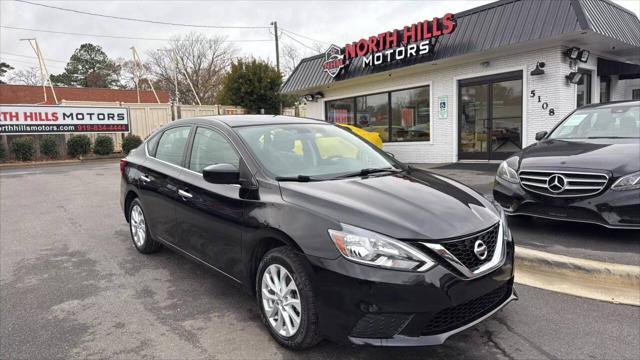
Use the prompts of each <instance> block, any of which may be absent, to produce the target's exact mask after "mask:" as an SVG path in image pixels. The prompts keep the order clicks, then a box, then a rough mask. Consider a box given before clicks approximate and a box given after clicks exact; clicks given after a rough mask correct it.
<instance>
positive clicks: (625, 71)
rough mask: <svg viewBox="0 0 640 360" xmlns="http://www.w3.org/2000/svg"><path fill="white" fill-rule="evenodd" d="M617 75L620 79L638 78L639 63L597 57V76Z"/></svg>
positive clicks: (639, 76) (639, 71) (639, 73)
mask: <svg viewBox="0 0 640 360" xmlns="http://www.w3.org/2000/svg"><path fill="white" fill-rule="evenodd" d="M611 75H618V78H619V79H621V80H625V79H638V78H640V65H638V64H630V63H624V62H620V61H614V60H607V59H603V58H598V76H611Z"/></svg>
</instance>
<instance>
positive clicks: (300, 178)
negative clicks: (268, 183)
mask: <svg viewBox="0 0 640 360" xmlns="http://www.w3.org/2000/svg"><path fill="white" fill-rule="evenodd" d="M321 180H322V179H318V178H316V177H313V176H309V175H296V176H276V181H298V182H309V181H321Z"/></svg>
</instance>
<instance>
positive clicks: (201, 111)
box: [0, 101, 303, 160]
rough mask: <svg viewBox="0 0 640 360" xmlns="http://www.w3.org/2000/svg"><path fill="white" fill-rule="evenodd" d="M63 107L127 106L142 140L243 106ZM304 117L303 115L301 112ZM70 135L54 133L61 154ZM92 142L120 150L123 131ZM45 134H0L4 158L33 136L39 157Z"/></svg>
mask: <svg viewBox="0 0 640 360" xmlns="http://www.w3.org/2000/svg"><path fill="white" fill-rule="evenodd" d="M61 105H63V106H99V107H109V106H113V107H126V108H129V116H130V120H131V126H130V133H131V134H134V135H137V136H139V137H140V138H142V139H145V138H146V137H147V136H149V134H151V133H152V132H154V131H155V130H156V129H158V128H160V127H162V126H164V125H166V124H168V123H169V122H171V121H172V120H176V119H186V118H192V117H199V116H212V115H243V114H246V113H247V112H246V111H245V109H243V108H241V107H237V106H228V105H177V106H176V105H171V104H155V103H149V104H138V103H133V104H132V103H117V102H89V101H62V103H61ZM295 113H296V111H295V110H294V109H293V108H285V109H284V111H283V114H285V115H289V116H294V114H295ZM302 116H303V115H302ZM72 135H73V134H56V135H53V136H54V137H55V138H56V142H57V144H58V150H59V153H60V154H66V148H65V144H66V141H67V140H68V139H69V137H71V136H72ZM87 135H88V136H89V138H90V139H91V143H92V144H93V143H94V142H95V139H96V137H97V136H100V135H102V136H109V137H111V138H112V139H113V144H114V150H115V151H116V152H120V151H122V139H123V137H124V135H125V134H114V133H101V134H87ZM43 136H46V135H2V138H1V141H2V142H1V143H0V146H3V147H4V148H5V154H6V160H11V159H13V154H11V152H10V151H9V149H11V142H12V141H13V139H15V138H18V137H31V138H33V139H34V145H35V150H36V159H37V158H40V140H41V139H42V137H43Z"/></svg>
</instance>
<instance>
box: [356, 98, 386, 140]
mask: <svg viewBox="0 0 640 360" xmlns="http://www.w3.org/2000/svg"><path fill="white" fill-rule="evenodd" d="M356 109H357V113H356V124H355V125H356V126H357V127H359V128H362V129H364V130H367V131H371V132H377V133H378V134H380V138H381V139H382V141H389V95H388V93H383V94H376V95H368V96H360V97H357V98H356Z"/></svg>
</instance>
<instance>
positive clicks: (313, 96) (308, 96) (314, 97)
mask: <svg viewBox="0 0 640 360" xmlns="http://www.w3.org/2000/svg"><path fill="white" fill-rule="evenodd" d="M323 97H324V94H323V93H321V92H319V91H318V92H317V93H315V94H305V95H304V99H305V100H306V101H313V102H316V101H318V99H322V98H323Z"/></svg>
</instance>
